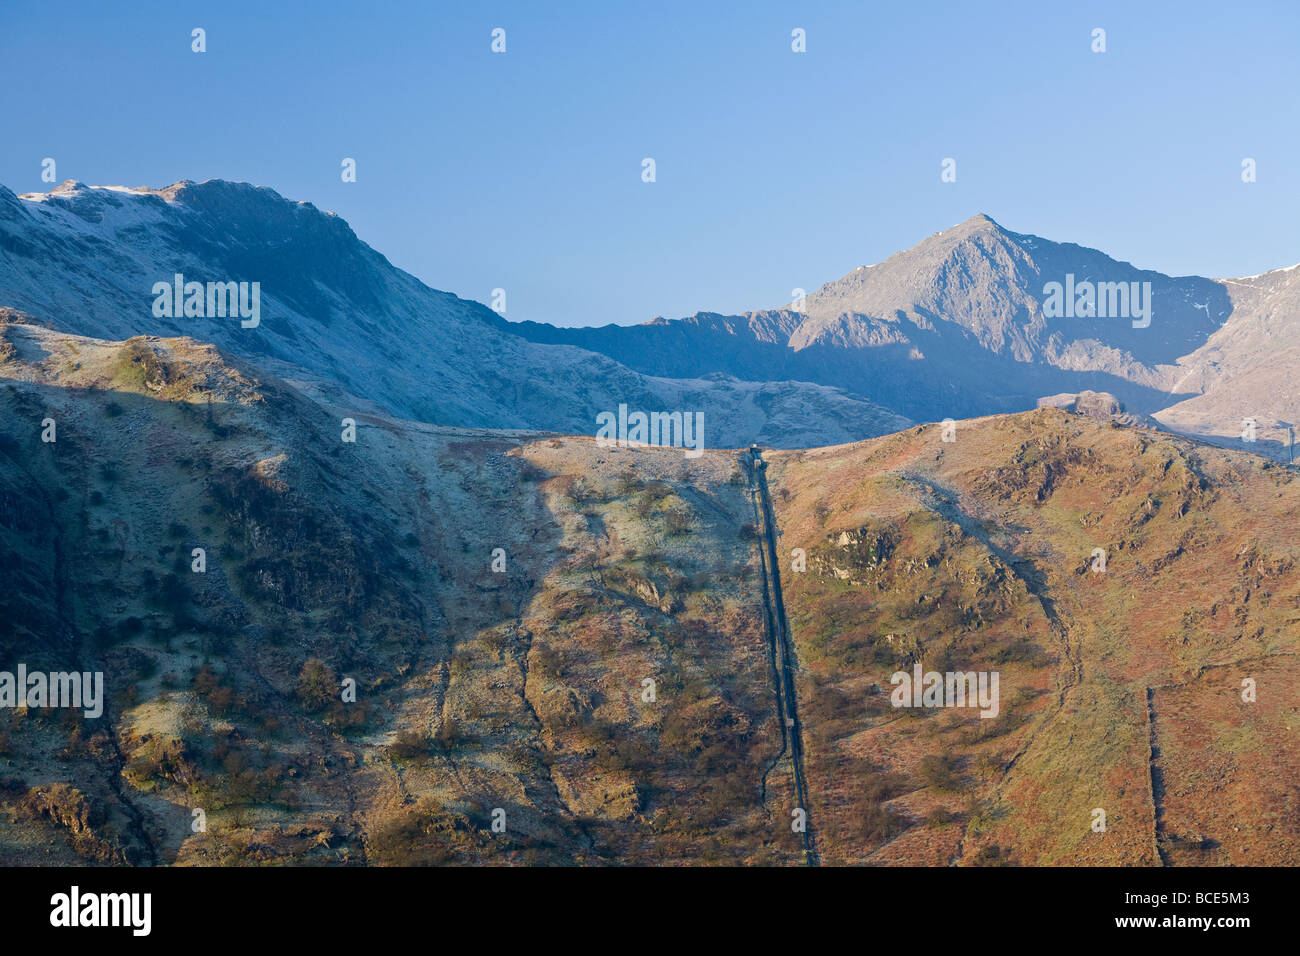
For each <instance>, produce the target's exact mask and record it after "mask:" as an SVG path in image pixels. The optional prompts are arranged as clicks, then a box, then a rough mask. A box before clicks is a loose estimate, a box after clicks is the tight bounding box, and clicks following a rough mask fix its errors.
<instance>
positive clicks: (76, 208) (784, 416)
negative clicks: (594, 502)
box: [0, 180, 908, 447]
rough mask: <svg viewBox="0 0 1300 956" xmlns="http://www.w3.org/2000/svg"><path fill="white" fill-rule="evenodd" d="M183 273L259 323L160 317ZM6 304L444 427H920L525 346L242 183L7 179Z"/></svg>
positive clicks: (812, 398) (878, 413)
mask: <svg viewBox="0 0 1300 956" xmlns="http://www.w3.org/2000/svg"><path fill="white" fill-rule="evenodd" d="M178 274H179V275H181V276H183V277H184V280H185V281H186V282H199V283H204V284H206V283H209V282H247V283H254V282H256V283H259V289H260V294H259V315H258V316H257V317H256V319H257V324H256V325H250V326H248V327H245V325H244V322H245V321H248V322H252V321H253V319H251V318H250V319H247V320H244V319H242V318H241V317H239V316H233V315H228V314H224V313H225V312H226V311H228V310H225V309H223V310H222V312H223V314H222V315H215V314H208V313H207V302H206V299H205V300H204V301H203V302H202V303H201V304H202V306H203V308H202V310H200V311H202V313H203V314H198V315H179V316H177V315H157V314H155V309H154V306H155V296H154V294H153V291H152V290H153V289H154V286H155V283H159V282H161V283H164V284H167V283H172V282H173V281H174V276H176V275H178ZM249 288H250V295H249V298H248V305H249V311H250V312H251V304H252V303H251V286H250V287H249ZM186 296H188V293H187V294H186ZM221 304H222V305H223V306H224V305H225V302H224V301H222V303H221ZM215 305H216V301H215V299H214V301H213V306H214V310H213V311H214V312H215V311H216V309H215ZM0 307H8V308H12V309H16V310H21V311H23V312H25V313H28V314H30V315H31V316H33V317H35V318H36V319H37V320H38V321H40V322H42V323H47V324H49V325H50V326H51V327H53V328H57V329H59V330H61V331H65V332H70V333H74V334H77V335H89V336H92V337H98V338H104V339H110V340H123V339H127V338H130V337H131V336H135V335H157V336H168V337H170V336H189V337H192V338H195V339H197V340H199V341H204V342H211V343H213V344H215V345H217V346H219V347H220V348H222V349H223V350H225V351H226V352H228V353H230V354H232V355H236V356H241V357H243V358H246V359H250V360H252V361H254V362H256V363H257V365H258V367H259V368H263V369H266V370H268V371H270V372H273V373H275V374H277V375H279V376H281V377H283V378H286V379H288V380H290V381H293V382H295V383H296V384H297V385H298V386H299V387H301V388H304V389H307V390H309V391H311V392H313V393H315V394H320V395H322V396H325V397H328V398H329V399H330V400H332V401H337V402H346V403H349V404H351V406H352V407H364V408H367V409H370V410H373V411H376V412H383V413H387V414H392V415H397V416H398V417H401V418H406V419H411V420H415V421H424V422H430V423H433V424H442V425H454V426H465V427H483V428H533V429H552V428H553V429H561V430H564V431H567V432H571V433H574V434H595V431H596V416H597V415H598V414H599V413H601V412H604V411H610V410H616V409H617V408H618V407H619V405H620V404H626V405H628V407H629V408H630V409H634V410H636V409H640V410H644V411H647V412H648V411H682V412H685V411H690V412H701V413H703V415H704V420H705V429H706V431H705V439H706V442H707V443H708V445H709V446H710V447H733V446H737V445H741V444H745V443H747V442H749V441H753V440H759V441H763V442H765V443H769V444H773V445H780V446H785V447H800V446H803V445H809V444H824V443H827V442H838V441H848V440H854V439H858V438H864V437H868V436H871V435H880V434H885V433H887V432H889V431H892V430H893V429H895V428H899V427H902V426H903V425H905V424H907V423H908V422H907V420H906V419H904V418H901V417H900V416H898V415H896V414H894V413H892V412H890V411H888V410H887V409H884V408H881V407H879V406H877V405H875V404H873V403H872V402H870V401H869V400H867V399H865V398H863V397H862V396H857V395H850V394H848V393H846V392H844V391H842V390H839V389H836V388H833V387H827V386H824V385H822V386H818V385H808V384H802V383H799V382H795V381H790V380H789V378H790V377H789V376H782V377H778V378H766V377H765V378H762V379H753V378H750V379H749V380H744V381H742V380H738V379H737V377H735V376H731V375H727V374H724V373H723V372H722V371H721V370H718V369H708V370H707V372H708V373H709V374H701V375H687V376H676V377H673V378H663V377H657V376H654V375H646V374H642V373H639V372H635V371H632V370H631V369H629V368H627V367H626V366H624V365H621V364H619V363H618V362H616V361H613V360H611V359H609V358H606V357H604V356H601V355H598V354H595V353H593V352H589V351H584V350H582V349H577V348H573V347H571V346H562V345H557V346H552V345H539V344H535V343H532V342H529V341H527V340H525V339H523V338H521V337H520V336H518V335H516V334H514V333H513V332H511V331H510V330H509V329H508V328H505V327H503V325H502V323H501V321H500V319H499V317H498V316H497V314H496V313H495V312H493V311H492V310H490V309H488V308H487V307H486V306H483V305H481V304H480V303H478V302H472V301H468V300H465V299H460V298H458V297H456V296H454V295H451V294H449V293H445V292H439V291H437V290H434V289H430V288H429V287H428V286H425V285H424V284H423V283H421V282H420V281H419V280H417V279H416V278H415V277H414V276H411V275H409V274H407V273H405V272H402V271H401V270H399V269H396V268H394V267H393V266H392V264H391V263H389V262H388V260H387V259H385V258H384V257H383V256H382V255H380V254H379V253H378V252H376V251H375V250H373V249H371V248H370V247H369V246H368V245H366V244H365V243H363V242H361V241H360V240H359V239H358V238H357V237H356V235H355V234H354V233H353V232H352V230H351V228H350V227H349V226H348V225H347V223H346V222H344V221H343V220H342V219H340V218H339V217H337V216H334V215H332V214H330V213H324V212H321V211H320V210H318V209H317V208H316V207H315V206H313V205H311V204H310V203H305V202H291V201H289V200H286V199H284V198H283V197H281V196H280V195H279V194H278V193H276V192H275V191H274V190H271V189H267V188H265V187H254V186H250V185H248V184H246V183H229V182H223V181H221V180H212V181H208V182H204V183H193V182H188V181H187V182H181V183H176V184H174V185H172V186H169V187H167V188H165V189H156V190H155V189H145V188H132V189H127V188H123V187H89V186H85V185H83V184H81V183H76V182H67V183H64V184H63V185H62V186H60V187H59V188H58V189H55V190H53V191H52V192H49V193H34V194H28V195H24V196H22V197H19V196H15V195H14V194H13V193H12V192H10V191H9V190H7V189H5V188H4V187H2V186H0ZM177 308H178V309H179V305H178V306H177Z"/></svg>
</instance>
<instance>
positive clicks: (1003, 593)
mask: <svg viewBox="0 0 1300 956" xmlns="http://www.w3.org/2000/svg"><path fill="white" fill-rule="evenodd" d="M952 437H953V438H954V440H953V441H951V442H944V441H943V440H942V438H943V427H942V426H941V425H934V426H929V427H924V428H917V429H912V430H909V431H906V432H903V433H900V434H898V435H894V436H889V437H886V438H881V439H875V440H872V441H869V442H864V443H860V444H855V445H848V446H841V447H836V448H828V449H818V450H812V451H807V452H795V453H773V454H770V455H769V457H770V458H772V460H773V464H772V466H771V469H770V472H771V480H772V481H773V483H774V484H775V485H776V486H777V487H778V488H779V489H780V490H779V491H778V493H777V511H778V518H779V520H780V522H781V525H782V531H783V547H784V548H785V550H786V551H787V552H789V551H791V550H792V549H794V548H803V549H805V550H806V551H807V571H806V572H805V573H790V574H787V576H786V578H787V581H788V582H789V583H788V585H787V588H786V590H787V595H786V600H787V604H788V606H789V607H790V609H791V615H792V624H793V626H794V634H795V638H796V641H797V644H798V648H799V653H800V656H801V661H802V663H803V665H804V673H803V676H802V684H801V686H802V688H803V692H804V693H805V694H806V696H807V699H808V703H807V704H806V707H805V712H806V720H805V723H806V730H807V733H808V735H809V736H810V738H811V740H812V741H813V744H812V745H811V747H810V766H809V776H810V785H811V789H812V793H813V794H814V795H815V796H816V797H817V799H816V800H815V801H814V807H813V814H814V816H815V817H816V818H817V819H818V821H819V826H820V828H821V830H822V832H823V834H825V835H826V836H827V837H830V836H831V835H832V834H838V837H839V839H838V843H837V842H836V841H835V840H832V839H824V840H823V843H824V852H825V853H826V855H827V858H828V861H830V860H832V859H838V860H840V861H845V862H858V861H866V862H879V863H894V862H908V863H931V864H933V863H949V862H956V863H961V864H968V863H993V862H1008V861H1009V862H1013V863H1024V864H1031V863H1050V864H1074V863H1099V864H1158V863H1160V862H1161V859H1162V857H1163V858H1164V859H1165V860H1166V861H1167V862H1174V863H1198V862H1201V863H1212V862H1221V861H1226V860H1227V859H1231V860H1233V861H1234V862H1240V863H1247V862H1252V863H1270V862H1273V863H1278V862H1290V863H1295V862H1300V857H1298V856H1297V854H1298V853H1300V851H1298V850H1297V846H1300V843H1298V842H1297V837H1300V825H1298V824H1297V822H1296V816H1295V812H1294V811H1295V800H1296V793H1295V788H1294V783H1293V781H1294V780H1295V779H1296V778H1297V775H1298V774H1300V753H1298V752H1297V747H1296V745H1295V738H1296V735H1297V733H1300V709H1298V708H1300V697H1297V695H1296V693H1295V683H1294V681H1293V679H1292V678H1293V677H1294V674H1295V663H1296V661H1295V657H1294V655H1295V653H1296V650H1297V646H1298V645H1300V632H1297V629H1296V622H1297V619H1300V580H1298V579H1297V576H1296V573H1295V563H1294V562H1295V545H1294V543H1293V542H1294V535H1293V534H1292V530H1291V527H1290V525H1291V521H1292V516H1293V515H1294V514H1295V512H1296V510H1297V505H1298V504H1300V486H1297V484H1296V483H1295V482H1294V480H1293V473H1291V472H1290V471H1287V470H1286V469H1284V468H1281V467H1279V466H1276V465H1273V464H1271V463H1269V462H1266V461H1263V460H1261V459H1259V458H1256V457H1253V456H1249V455H1246V454H1241V453H1235V452H1226V451H1220V450H1216V449H1212V448H1208V447H1206V446H1201V445H1195V444H1193V443H1191V442H1189V441H1186V440H1182V439H1174V438H1170V437H1168V436H1165V435H1161V434H1158V433H1154V432H1150V431H1141V430H1132V429H1125V428H1119V427H1113V426H1111V425H1108V424H1101V423H1097V422H1094V421H1091V420H1089V419H1086V418H1082V417H1078V416H1071V415H1068V414H1067V413H1064V412H1061V411H1058V410H1055V409H1042V410H1039V411H1036V412H1031V413H1025V414H1021V415H1014V416H1008V417H997V418H985V419H978V420H973V421H968V422H960V423H957V426H956V430H955V434H953V435H952ZM1097 548H1100V549H1103V550H1104V551H1105V555H1106V564H1105V571H1104V572H1101V571H1099V570H1097V571H1095V570H1093V566H1094V563H1095V558H1094V549H1097ZM917 661H919V662H921V663H922V665H923V667H924V669H925V670H926V671H930V670H933V671H938V672H946V671H969V670H977V671H978V670H987V671H992V670H996V671H998V672H1000V675H1001V688H1000V690H1001V712H1000V714H999V716H998V717H997V718H994V719H983V718H980V717H979V716H978V712H977V711H976V710H974V709H963V708H954V709H947V708H945V709H937V708H936V709H924V708H919V709H918V708H895V707H893V706H892V705H891V702H890V699H889V692H890V690H891V689H892V688H891V686H890V684H889V680H890V676H891V674H892V673H893V672H894V671H896V670H900V669H901V670H908V671H910V670H911V668H912V666H913V664H914V663H915V662H917ZM1246 678H1251V679H1253V680H1254V681H1255V682H1256V684H1257V686H1258V698H1257V700H1256V702H1254V703H1246V702H1244V701H1243V700H1242V691H1243V685H1242V681H1243V680H1244V679H1246ZM873 685H875V686H874V687H873ZM1149 692H1150V694H1151V698H1152V705H1151V708H1150V713H1152V714H1154V729H1153V727H1152V719H1151V718H1150V717H1149V708H1148V693H1149ZM870 770H874V771H875V773H874V775H871V776H869V775H868V771H870ZM1153 780H1154V795H1153ZM864 781H869V782H867V783H864ZM1287 781H1292V783H1287ZM1096 810H1104V811H1105V815H1106V816H1105V825H1106V828H1105V831H1104V832H1099V831H1097V830H1094V825H1095V822H1096V821H1097V820H1098V819H1099V817H1098V815H1097V814H1096V813H1094V811H1096Z"/></svg>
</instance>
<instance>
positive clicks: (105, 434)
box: [0, 314, 1300, 865]
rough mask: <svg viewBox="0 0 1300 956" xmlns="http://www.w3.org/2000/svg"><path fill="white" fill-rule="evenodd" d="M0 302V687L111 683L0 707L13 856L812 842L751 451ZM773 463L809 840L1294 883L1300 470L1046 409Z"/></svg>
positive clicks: (577, 854)
mask: <svg viewBox="0 0 1300 956" xmlns="http://www.w3.org/2000/svg"><path fill="white" fill-rule="evenodd" d="M6 319H7V321H5V322H4V323H3V324H0V567H2V568H4V572H3V573H4V580H3V582H2V584H3V586H0V615H2V619H3V620H4V622H5V625H4V629H3V631H0V669H7V670H13V669H14V668H15V667H16V665H17V664H18V663H19V662H22V663H25V664H26V665H27V667H28V668H29V669H30V670H35V669H46V670H63V669H73V668H75V669H78V670H99V671H103V672H104V678H105V690H106V698H107V699H106V704H105V712H104V715H103V716H102V717H100V718H98V719H95V718H86V717H83V716H80V714H79V712H71V711H66V710H57V709H36V708H33V709H26V708H21V709H17V710H9V709H0V861H3V862H7V863H41V862H85V863H94V864H113V863H136V864H141V863H143V864H148V863H160V864H172V863H176V864H182V865H192V864H229V865H233V864H263V865H267V864H285V863H330V864H354V865H361V864H372V865H373V864H379V865H383V864H406V863H416V864H439V863H561V864H563V863H573V862H576V863H627V862H633V863H669V864H675V863H748V864H764V865H771V864H779V865H794V864H798V863H800V862H801V860H802V854H801V853H800V842H799V838H798V836H797V835H796V834H794V833H792V832H791V830H790V819H791V817H790V810H791V808H792V806H793V804H794V802H795V801H794V797H793V786H792V781H791V779H790V772H789V771H790V765H789V760H788V759H783V752H782V733H781V727H780V726H779V724H778V718H777V711H776V707H775V700H774V696H773V683H772V673H771V668H770V664H769V657H768V655H769V648H768V643H767V641H768V637H767V633H766V630H765V627H764V619H763V611H762V591H761V588H762V584H761V578H760V572H759V556H758V550H757V542H758V536H757V533H756V528H755V526H754V522H755V520H756V515H755V511H754V508H753V504H752V501H751V498H750V493H749V487H748V481H747V477H746V474H745V471H744V467H743V463H742V460H741V458H740V456H739V455H736V454H733V453H730V452H711V453H708V454H706V455H704V456H703V457H701V458H698V459H687V458H685V457H684V455H683V454H682V452H681V450H641V451H633V450H627V449H623V450H619V449H600V448H598V447H597V446H596V445H595V443H594V441H592V440H591V439H590V438H574V437H565V436H552V435H539V434H536V433H512V432H499V431H498V432H488V431H473V430H462V429H450V428H442V427H434V426H426V425H418V424H412V423H408V422H402V421H398V420H394V419H392V418H389V417H385V416H382V415H378V414H375V413H373V410H370V409H364V408H360V409H359V408H345V407H334V406H332V405H330V404H328V402H327V401H326V400H325V399H322V398H319V397H309V396H308V395H306V394H304V393H303V392H301V391H299V390H297V389H296V388H295V387H294V386H292V385H291V384H289V383H286V382H284V381H281V380H278V379H275V378H272V377H270V376H267V375H263V374H260V373H257V372H255V371H253V370H252V369H251V368H249V367H247V366H245V365H243V364H241V363H239V362H237V361H234V360H231V359H229V358H228V357H226V356H225V355H223V354H222V353H220V352H218V351H217V350H215V349H213V348H212V347H210V346H206V345H201V344H197V343H195V342H192V341H190V340H187V339H165V340H164V339H155V338H148V339H145V338H138V339H132V340H128V341H126V342H116V343H115V342H104V341H98V340H94V339H87V338H80V337H74V336H68V335H64V334H62V333H56V332H51V331H49V330H47V329H43V328H40V327H37V326H34V325H31V324H27V323H25V322H24V321H23V320H22V317H21V316H15V315H12V314H9V315H8V316H6ZM344 419H350V420H351V421H352V422H353V423H354V425H355V441H345V440H344V437H345V434H346V433H347V426H346V425H345V422H344ZM47 420H53V422H54V423H55V432H56V438H57V440H56V441H53V442H46V441H42V437H41V436H42V433H43V431H47V425H46V424H45V423H46V422H47ZM768 458H769V459H770V461H771V465H770V468H769V471H770V485H771V489H772V492H773V495H774V498H775V504H776V511H777V516H778V520H779V523H780V531H781V535H782V537H781V548H782V552H783V555H789V552H790V551H791V550H792V549H794V548H802V549H804V550H805V551H806V570H804V571H802V572H800V571H796V570H794V569H793V567H783V568H782V581H783V583H784V585H785V591H786V594H785V597H786V603H787V606H788V608H789V613H790V618H791V624H792V627H793V633H794V638H795V644H796V649H797V652H798V657H799V660H798V665H799V670H798V691H799V702H798V703H799V707H798V711H799V714H800V717H801V720H802V724H803V733H804V739H805V743H806V746H807V750H808V754H807V761H806V763H807V767H806V769H807V775H808V783H809V787H810V792H811V799H810V803H811V806H810V807H809V808H808V809H809V811H810V814H811V818H812V821H813V824H814V826H815V827H816V830H817V841H818V848H819V851H820V853H821V856H822V859H823V861H824V862H825V863H828V864H836V863H879V864H891V863H924V864H936V865H938V864H948V863H952V862H955V863H961V864H971V863H974V864H987V863H1004V862H1009V863H1084V862H1095V863H1133V864H1152V865H1155V864H1159V863H1161V862H1168V863H1192V864H1194V863H1200V862H1205V863H1210V862H1223V861H1231V862H1240V863H1247V862H1256V863H1259V862H1296V856H1295V854H1296V849H1295V848H1296V847H1297V846H1300V841H1297V839H1296V837H1297V836H1298V835H1300V834H1297V832H1296V830H1297V824H1296V823H1295V819H1296V817H1295V813H1294V809H1295V799H1296V792H1295V788H1294V785H1293V783H1291V781H1294V780H1295V779H1296V776H1297V771H1298V770H1300V763H1298V761H1300V754H1298V753H1297V749H1296V745H1295V743H1294V740H1295V730H1296V727H1297V723H1300V714H1298V713H1297V708H1296V705H1295V704H1293V703H1292V702H1293V701H1294V700H1295V696H1294V693H1293V692H1292V688H1293V687H1294V685H1293V684H1292V683H1291V678H1292V677H1294V676H1296V675H1295V671H1296V659H1295V656H1294V654H1295V650H1296V639H1295V638H1294V637H1293V636H1291V635H1292V634H1294V633H1295V631H1294V627H1293V626H1292V624H1293V622H1294V620H1295V619H1296V617H1297V615H1298V613H1300V612H1297V601H1298V600H1300V593H1298V585H1297V580H1296V576H1295V573H1294V563H1293V562H1294V557H1295V555H1294V551H1293V548H1292V546H1291V545H1290V543H1289V541H1290V538H1289V535H1288V533H1287V527H1286V520H1285V519H1286V518H1287V516H1288V515H1289V514H1290V513H1292V512H1293V511H1294V510H1295V507H1296V504H1297V488H1296V486H1295V484H1294V483H1293V481H1292V473H1291V472H1289V471H1287V470H1285V469H1283V468H1280V467H1278V466H1275V465H1270V464H1269V463H1267V462H1264V461H1262V460H1259V459H1256V458H1253V457H1250V456H1247V455H1244V454H1241V453H1237V452H1228V451H1219V450H1213V449H1208V448H1205V447H1201V446H1195V445H1192V444H1190V443H1188V442H1186V441H1182V440H1174V439H1170V438H1168V437H1165V436H1161V435H1158V434H1156V433H1153V432H1143V431H1134V430H1130V429H1123V428H1115V427H1111V426H1110V425H1108V424H1099V423H1097V422H1095V421H1092V420H1088V419H1084V418H1081V417H1076V416H1070V415H1067V414H1065V413H1063V412H1059V411H1057V410H1054V409H1048V410H1040V411H1037V412H1033V413H1026V414H1023V415H1017V416H1011V417H1003V418H990V419H981V420H977V421H972V422H965V423H959V424H958V428H957V434H956V441H955V442H951V443H945V442H942V441H941V439H940V430H939V428H938V427H937V426H936V427H924V428H917V429H913V430H909V431H907V432H903V433H900V434H897V435H893V436H889V437H886V438H881V439H875V440H873V441H870V442H865V443H861V444H857V445H848V446H841V447H836V448H826V449H816V450H811V451H806V452H795V453H768ZM1097 547H1100V548H1103V549H1105V550H1106V552H1107V567H1106V571H1105V572H1104V573H1097V572H1093V571H1091V570H1090V564H1091V561H1092V553H1093V549H1094V548H1097ZM195 549H203V560H204V566H203V568H202V570H201V571H200V570H196V569H195V562H196V560H197V559H196V556H195ZM918 661H919V662H921V663H922V664H923V666H924V667H925V668H926V669H933V670H939V671H947V670H971V669H974V670H996V671H998V672H999V674H1000V678H1001V684H1000V688H1001V693H1000V710H999V714H998V716H997V717H996V718H994V719H981V718H980V717H979V716H978V715H977V713H976V711H974V710H969V709H942V710H923V711H914V710H910V709H897V708H894V707H892V706H891V704H890V700H889V691H890V687H889V678H890V674H891V673H892V672H893V671H895V670H898V669H904V670H907V669H910V667H911V666H912V664H913V663H915V662H918ZM1244 677H1250V678H1253V679H1254V680H1255V682H1256V685H1257V687H1258V698H1257V701H1256V702H1255V703H1252V704H1247V703H1244V702H1242V700H1241V694H1240V691H1241V680H1242V678H1244ZM1094 808H1104V809H1105V811H1106V814H1107V830H1106V832H1105V833H1094V832H1092V830H1091V829H1090V824H1091V813H1092V811H1093V809H1094ZM196 811H202V813H201V815H198V816H196ZM200 820H201V821H202V822H203V823H205V824H206V829H203V828H201V827H200V826H199V822H200ZM494 824H495V826H494Z"/></svg>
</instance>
